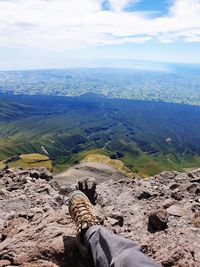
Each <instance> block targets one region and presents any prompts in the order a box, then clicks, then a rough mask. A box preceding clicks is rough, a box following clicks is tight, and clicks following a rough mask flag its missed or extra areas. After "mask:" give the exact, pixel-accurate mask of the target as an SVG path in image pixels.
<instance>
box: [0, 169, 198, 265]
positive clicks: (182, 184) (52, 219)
mask: <svg viewBox="0 0 200 267" xmlns="http://www.w3.org/2000/svg"><path fill="white" fill-rule="evenodd" d="M96 175H97V173H96ZM199 177H200V169H198V170H197V171H193V172H192V173H190V174H186V173H179V172H163V173H161V174H158V175H156V176H154V177H150V178H149V179H145V180H143V179H139V178H136V179H130V178H122V179H121V178H120V180H107V181H105V182H103V183H99V184H96V183H95V180H94V179H92V180H91V179H88V178H87V177H85V178H84V179H81V180H80V181H79V182H78V184H75V183H74V184H73V185H69V186H67V185H63V184H62V185H60V184H59V180H58V181H56V180H55V179H53V178H52V175H51V174H50V173H49V172H47V171H46V170H45V169H43V168H42V169H40V168H36V169H30V170H22V169H16V168H14V169H7V168H4V169H3V170H1V171H0V266H7V267H8V266H9V267H11V266H20V267H64V266H71V267H85V266H88V267H90V266H92V264H91V262H85V260H84V259H83V258H82V257H81V255H80V253H79V251H78V248H77V244H76V239H75V235H76V229H75V225H74V223H73V222H72V220H71V217H70V215H69V212H68V207H67V205H66V200H67V198H68V196H69V193H70V192H71V191H73V190H74V189H81V190H82V191H83V192H85V193H86V194H87V195H88V197H90V199H91V201H93V203H94V204H95V209H96V210H97V213H98V214H99V215H100V216H101V217H102V218H103V222H104V226H105V227H107V228H108V229H110V230H112V231H113V232H114V233H117V234H119V235H121V236H124V237H126V238H129V239H132V240H135V241H137V242H138V243H139V244H140V245H141V247H142V249H143V251H144V252H145V253H147V254H148V255H149V256H150V257H152V258H153V259H154V260H155V261H157V262H159V263H160V264H161V265H162V266H172V267H180V266H181V267H183V266H185V267H186V266H187V267H194V266H196V267H198V266H200V235H199V225H200V224H199V211H200V204H199V202H198V199H199V197H198V194H199V191H197V189H198V186H195V187H194V186H192V187H191V188H192V189H191V190H192V191H191V190H187V188H188V187H189V186H190V185H192V184H195V185H199V182H197V181H198V179H199ZM63 179H64V178H63ZM66 184H67V183H66ZM194 188H195V191H193V189H194ZM176 190H178V191H176ZM141 192H148V193H149V194H150V195H151V197H147V198H146V197H141V198H140V197H139V198H138V196H139V195H141ZM172 192H178V193H179V194H180V195H181V196H183V197H182V198H180V199H177V198H176V197H175V198H172V195H171V194H172ZM142 196H143V193H142ZM168 213H169V215H168ZM149 225H151V227H152V226H153V227H154V228H155V229H154V231H149V227H148V226H149Z"/></svg>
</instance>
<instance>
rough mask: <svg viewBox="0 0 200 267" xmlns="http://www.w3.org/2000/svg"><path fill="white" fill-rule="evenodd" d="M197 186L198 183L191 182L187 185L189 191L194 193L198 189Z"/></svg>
mask: <svg viewBox="0 0 200 267" xmlns="http://www.w3.org/2000/svg"><path fill="white" fill-rule="evenodd" d="M196 188H197V185H196V184H191V185H189V186H188V187H187V191H188V192H189V193H190V194H194V193H195V191H196Z"/></svg>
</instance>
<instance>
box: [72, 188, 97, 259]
mask: <svg viewBox="0 0 200 267" xmlns="http://www.w3.org/2000/svg"><path fill="white" fill-rule="evenodd" d="M69 214H70V215H71V217H72V219H73V221H74V222H75V224H76V228H77V235H76V241H77V244H78V247H79V250H80V252H81V254H82V256H83V257H84V258H87V256H88V251H87V248H86V246H85V244H84V235H85V233H86V231H87V230H88V229H89V227H91V226H93V225H97V224H100V223H99V220H98V219H97V216H96V214H95V211H94V208H93V206H92V204H91V203H90V201H89V199H88V198H87V196H86V195H85V194H84V193H82V192H81V191H78V190H76V191H74V192H72V193H71V194H70V196H69Z"/></svg>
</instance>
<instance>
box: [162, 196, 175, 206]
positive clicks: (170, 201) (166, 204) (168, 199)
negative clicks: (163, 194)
mask: <svg viewBox="0 0 200 267" xmlns="http://www.w3.org/2000/svg"><path fill="white" fill-rule="evenodd" d="M173 204H174V200H173V199H171V198H167V199H165V200H164V202H163V203H162V206H163V208H164V209H167V208H169V207H170V206H172V205H173Z"/></svg>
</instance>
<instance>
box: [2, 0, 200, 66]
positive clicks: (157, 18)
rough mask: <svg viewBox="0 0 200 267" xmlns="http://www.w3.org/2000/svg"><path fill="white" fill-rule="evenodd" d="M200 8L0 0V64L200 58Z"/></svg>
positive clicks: (133, 1) (151, 1) (198, 0)
mask: <svg viewBox="0 0 200 267" xmlns="http://www.w3.org/2000/svg"><path fill="white" fill-rule="evenodd" d="M199 14H200V0H106V1H105V0H29V1H27V0H12V1H11V0H1V1H0V69H1V70H4V69H35V68H62V67H64V68H67V67H131V64H134V60H147V61H160V62H177V63H197V64H200V15H199ZM131 62H133V63H131Z"/></svg>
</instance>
